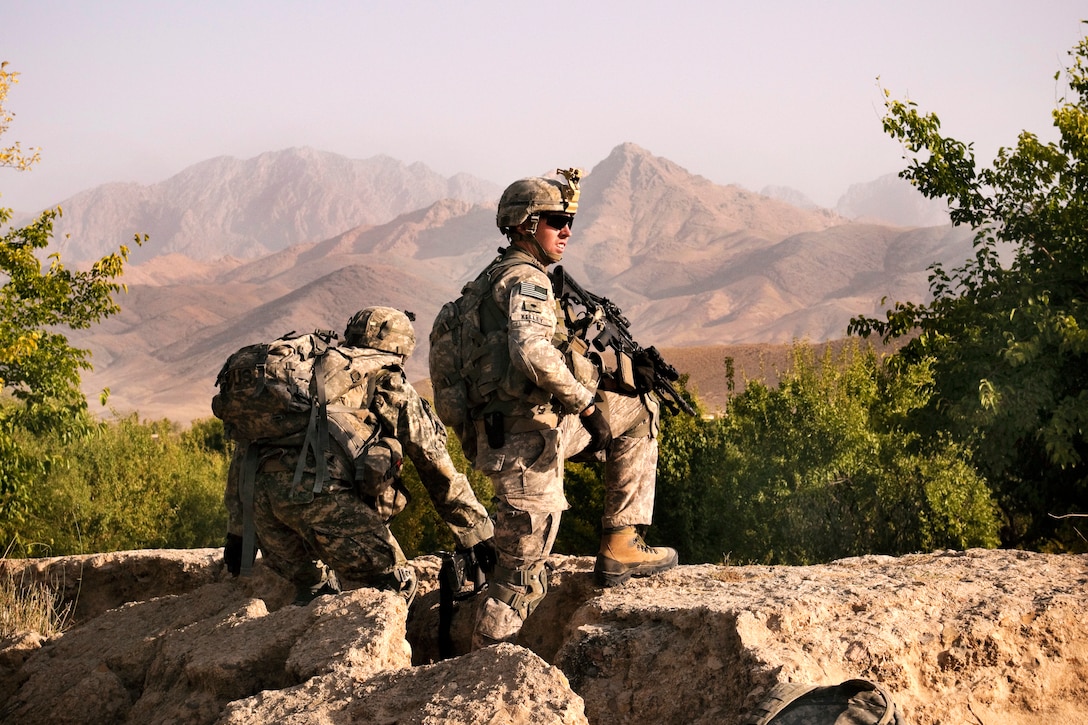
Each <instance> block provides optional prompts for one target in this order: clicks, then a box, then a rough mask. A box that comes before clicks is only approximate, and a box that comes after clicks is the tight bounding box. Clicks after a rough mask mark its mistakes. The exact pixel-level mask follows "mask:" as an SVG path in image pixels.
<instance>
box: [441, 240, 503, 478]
mask: <svg viewBox="0 0 1088 725" xmlns="http://www.w3.org/2000/svg"><path fill="white" fill-rule="evenodd" d="M516 264H524V262H522V261H520V260H516V259H515V260H509V259H503V258H502V257H498V258H496V259H495V260H493V261H492V262H491V264H489V265H488V266H487V268H486V269H485V270H484V271H483V272H481V273H480V274H479V276H477V277H476V279H474V280H472V281H471V282H469V283H468V284H466V285H465V286H464V287H463V288H462V289H461V296H460V297H458V298H457V299H456V300H453V301H451V302H447V303H446V304H444V305H443V306H442V309H440V310H439V311H438V315H437V316H436V317H435V320H434V325H432V327H431V334H430V345H431V348H430V353H429V357H428V365H429V367H430V375H431V386H432V388H433V390H434V409H435V412H437V413H438V417H439V418H441V419H442V422H443V423H445V424H446V425H448V426H449V427H450V428H452V429H453V432H454V433H455V434H456V436H457V438H458V440H460V441H461V448H462V450H463V451H464V453H465V457H466V458H468V460H470V461H473V460H475V458H476V428H475V424H474V423H473V413H474V411H478V410H479V409H480V408H482V407H483V406H484V405H486V404H487V402H488V399H489V396H490V395H491V394H492V393H494V392H495V390H497V389H498V387H499V386H500V385H501V383H502V380H503V378H504V377H505V375H506V372H507V371H506V368H507V367H509V364H510V358H509V354H508V353H507V352H506V349H505V345H503V344H501V342H500V343H499V344H495V342H494V341H492V342H491V344H489V343H488V334H489V333H488V332H486V331H485V328H489V327H491V325H485V316H486V315H487V312H486V311H485V307H484V305H485V303H486V301H487V300H488V299H489V298H490V296H491V285H492V277H493V275H494V274H495V273H496V272H497V271H499V270H501V269H504V268H506V267H511V266H514V265H516ZM492 307H495V306H494V305H492ZM495 311H496V312H497V311H498V308H497V307H495ZM497 324H498V323H496V325H497ZM490 334H495V335H499V336H500V337H501V336H502V334H503V333H502V332H501V330H491V331H490Z"/></svg>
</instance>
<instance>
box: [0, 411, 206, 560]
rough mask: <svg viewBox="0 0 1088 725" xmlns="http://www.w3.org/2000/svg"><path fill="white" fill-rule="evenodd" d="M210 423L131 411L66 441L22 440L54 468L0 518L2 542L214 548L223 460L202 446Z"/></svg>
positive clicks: (67, 547) (40, 547)
mask: <svg viewBox="0 0 1088 725" xmlns="http://www.w3.org/2000/svg"><path fill="white" fill-rule="evenodd" d="M212 428H213V427H212V426H209V425H207V424H201V425H200V426H197V427H196V428H195V429H193V430H190V431H185V432H183V431H181V430H180V429H179V428H178V427H177V425H176V424H173V423H171V422H169V421H166V420H162V421H157V422H140V421H139V420H138V419H137V417H136V416H135V415H133V416H130V417H127V418H122V419H119V420H117V421H114V422H110V423H102V424H99V425H96V426H95V427H94V428H93V429H92V431H91V432H90V433H89V434H87V435H85V436H83V437H80V438H78V439H76V440H72V441H63V440H56V439H53V438H50V437H48V436H46V437H44V438H38V439H35V440H34V441H30V440H27V439H25V438H24V439H23V440H22V443H23V444H29V445H37V446H39V447H40V449H41V450H42V451H51V452H52V453H51V455H50V460H51V464H50V465H49V466H48V467H47V468H46V469H45V470H44V471H43V475H42V476H41V478H40V479H39V480H38V481H36V482H34V486H33V490H32V495H31V497H30V499H29V501H28V505H27V510H26V513H25V514H24V515H23V516H20V517H19V518H18V519H15V520H11V519H9V520H6V521H4V522H2V523H0V526H2V530H3V535H4V537H5V541H8V542H12V544H13V547H14V548H13V553H14V554H16V555H22V556H58V555H64V554H78V553H84V552H103V551H122V550H131V549H144V548H179V549H184V548H198V547H207V546H218V545H219V544H220V543H221V542H222V538H223V532H224V531H225V530H226V511H225V509H224V508H223V503H222V501H223V484H224V481H225V480H226V469H227V464H228V458H227V455H226V454H225V453H224V452H222V451H219V450H214V449H212V448H209V447H208V446H207V440H208V437H207V435H206V431H207V430H209V429H212ZM194 431H196V432H194Z"/></svg>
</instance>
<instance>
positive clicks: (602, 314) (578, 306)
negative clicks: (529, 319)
mask: <svg viewBox="0 0 1088 725" xmlns="http://www.w3.org/2000/svg"><path fill="white" fill-rule="evenodd" d="M548 276H549V277H550V278H551V281H552V290H553V291H554V292H555V298H556V299H557V300H559V303H560V305H561V306H562V308H563V315H564V317H565V318H566V319H565V322H566V326H567V331H568V333H569V334H570V336H571V338H572V339H575V338H577V339H580V340H583V341H584V342H585V343H586V344H587V345H588V346H591V347H592V348H593V350H592V351H590V350H589V348H588V347H587V348H586V355H587V357H589V358H590V360H592V361H593V363H594V364H595V365H597V367H598V369H600V371H601V374H602V376H603V377H602V382H601V387H602V389H605V390H609V389H614V390H618V391H621V392H626V393H634V392H638V393H646V392H649V391H651V390H652V391H653V392H655V393H657V394H658V396H659V397H660V398H661V399H662V401H663V402H664V403H665V405H666V407H668V408H669V409H670V410H672V411H673V412H675V411H676V409H677V408H679V409H680V410H683V411H684V412H685V413H687V414H688V415H695V410H694V408H692V407H691V405H690V404H689V403H688V401H686V400H685V399H684V398H683V396H681V395H680V393H678V392H677V391H676V388H674V387H673V386H672V384H673V383H674V382H676V381H677V380H678V379H679V378H680V374H679V373H678V372H676V368H674V367H673V366H672V365H669V364H668V363H667V362H665V360H664V358H662V357H661V353H660V352H658V351H657V348H655V347H652V346H651V347H642V346H641V345H639V344H638V343H637V342H635V340H634V338H632V337H631V323H630V321H629V320H628V319H627V318H626V317H624V316H623V312H622V311H621V310H620V308H619V307H617V306H616V305H615V304H614V303H613V302H612V301H611V300H609V299H607V298H604V297H598V296H597V295H595V294H593V293H592V292H587V291H586V290H585V289H583V288H582V286H581V285H580V284H578V283H577V282H575V281H574V279H572V278H571V276H570V275H569V274H567V272H566V270H564V269H563V267H562V266H558V267H556V268H555V269H554V270H552V271H551V272H550V273H549V275H548Z"/></svg>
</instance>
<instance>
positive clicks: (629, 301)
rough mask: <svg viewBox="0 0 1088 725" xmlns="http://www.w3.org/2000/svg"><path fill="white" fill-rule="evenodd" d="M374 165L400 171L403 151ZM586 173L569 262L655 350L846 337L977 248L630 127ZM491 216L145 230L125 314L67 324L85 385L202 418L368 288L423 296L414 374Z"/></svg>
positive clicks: (270, 168) (482, 210) (489, 228)
mask: <svg viewBox="0 0 1088 725" xmlns="http://www.w3.org/2000/svg"><path fill="white" fill-rule="evenodd" d="M305 158H306V157H305V154H293V155H288V156H286V157H278V158H277V157H269V158H268V159H266V160H265V162H264V163H263V164H256V165H252V170H253V172H254V173H257V174H258V175H261V177H262V178H267V177H269V176H271V175H274V174H280V173H287V172H285V171H284V168H288V167H290V166H291V164H293V163H296V162H300V160H301V161H305ZM318 160H319V161H321V159H320V158H319V159H318ZM213 161H214V160H213ZM222 164H227V165H228V166H229V167H230V168H231V169H237V168H238V167H236V166H234V165H231V164H229V163H228V162H222V161H216V162H215V163H210V164H209V165H208V166H207V167H205V168H206V169H217V168H219V167H220V165H222ZM284 164H286V166H284ZM378 166H380V167H381V168H382V169H386V168H387V167H388V168H391V169H392V173H394V174H403V173H405V169H407V168H408V167H404V166H402V165H401V166H398V165H397V164H395V163H393V164H390V163H389V162H384V161H383V162H382V163H380V164H378ZM323 168H324V167H323ZM198 171H199V169H197V170H193V169H192V168H190V170H188V174H189V176H187V177H186V182H185V183H186V184H188V185H191V186H194V187H197V186H200V185H201V184H200V180H199V178H198V174H197V172H198ZM382 173H384V171H383V172H382ZM382 173H378V174H377V175H376V176H375V177H374V179H379V178H385V179H386V181H384V182H379V181H375V180H374V179H371V180H369V181H367V182H366V183H362V182H359V184H361V185H363V186H367V185H369V186H378V185H381V183H384V184H385V185H386V187H387V189H386V190H387V191H391V190H392V189H393V188H394V186H395V185H394V184H393V182H390V181H388V177H385V176H382ZM175 178H176V177H175ZM231 183H234V184H239V183H241V182H239V181H237V180H235V181H233V182H231ZM323 183H324V182H323ZM404 183H405V184H408V185H410V184H411V182H410V181H407V182H404ZM351 184H353V185H354V184H356V182H355V181H352V182H351ZM217 185H221V181H216V180H208V181H207V182H205V183H204V186H205V187H209V188H214V187H216V186H217ZM246 185H248V186H250V187H253V188H257V187H258V186H259V185H258V184H257V182H256V181H253V182H251V183H248V184H246ZM582 187H583V193H582V200H581V209H580V211H579V219H578V224H577V227H576V230H575V233H574V235H573V236H572V238H571V241H570V244H569V246H568V249H567V254H566V256H565V258H564V260H563V262H562V264H563V265H564V267H565V268H566V269H567V270H568V272H570V273H571V274H572V275H573V276H574V277H575V279H578V280H579V281H580V282H581V283H582V284H583V286H585V287H586V288H587V289H589V290H591V291H593V292H595V293H597V294H599V295H602V296H605V297H608V298H609V299H611V300H612V301H613V302H614V303H616V304H617V305H618V306H619V307H621V308H622V309H623V311H624V313H625V315H626V316H627V317H628V318H629V319H630V320H631V321H632V334H633V335H634V337H635V339H637V340H639V341H641V342H642V343H643V344H644V345H651V344H652V345H655V346H657V347H658V348H659V349H669V348H680V347H711V348H713V347H714V346H722V345H739V344H751V343H760V344H788V343H790V342H791V341H793V340H810V341H812V342H822V341H828V340H832V339H836V338H841V337H842V336H843V335H844V334H845V329H846V324H847V322H848V321H849V319H850V318H851V317H852V316H854V315H857V314H870V315H873V314H879V313H880V312H881V311H882V308H881V302H880V300H881V299H882V298H883V297H885V296H887V297H888V299H891V300H912V301H925V300H926V299H928V282H927V271H926V270H927V268H928V267H929V265H930V264H932V263H933V262H934V261H942V262H946V263H949V262H950V263H958V262H961V261H962V260H964V259H966V258H967V256H968V254H969V252H970V237H969V234H967V232H966V231H965V230H960V229H955V228H953V227H951V226H948V225H944V226H933V227H919V228H910V227H899V226H890V225H882V224H872V223H863V222H858V221H853V220H849V219H846V218H844V217H841V216H839V215H838V214H836V213H834V212H832V211H830V210H826V209H802V208H799V207H794V206H791V205H790V204H788V203H786V202H784V201H782V200H780V199H774V198H770V197H766V196H762V195H759V194H756V193H754V192H750V191H746V190H744V189H741V188H740V187H736V186H724V187H723V186H718V185H716V184H713V183H711V182H709V181H707V180H706V179H704V178H703V177H700V176H697V175H694V174H690V173H689V172H687V171H686V170H684V169H683V168H682V167H680V166H678V165H677V164H675V163H673V162H671V161H669V160H668V159H663V158H660V157H657V156H654V155H653V154H651V153H650V152H649V151H647V150H645V149H642V148H641V147H639V146H637V145H635V144H630V143H627V144H621V145H619V146H617V147H616V148H615V149H613V151H612V152H611V153H610V154H609V156H608V157H607V158H606V159H604V160H602V161H601V162H600V163H598V164H597V165H595V166H594V167H592V169H591V170H590V172H589V173H588V174H587V175H586V176H585V178H584V179H583V182H582ZM276 188H280V187H276ZM353 188H354V187H353ZM98 193H101V194H107V193H108V190H98ZM253 193H254V194H256V192H253ZM269 194H270V195H271V196H274V197H276V198H279V199H280V201H279V202H277V204H278V206H276V207H275V208H276V209H277V210H278V211H277V212H276V214H275V215H274V216H276V218H285V217H287V216H290V214H292V213H293V214H295V215H296V216H297V215H299V214H302V213H303V212H301V211H299V209H303V208H312V207H306V205H305V204H304V203H302V202H299V201H296V197H297V193H296V194H295V195H294V196H292V195H291V194H287V193H286V192H283V193H279V192H276V193H273V192H269ZM337 194H338V195H339V197H340V198H343V197H344V196H346V195H347V194H346V192H344V191H339V192H337ZM394 196H395V194H394ZM496 196H497V195H496ZM283 198H289V199H290V200H289V201H283ZM300 205H301V206H300ZM109 208H110V205H109V204H105V203H103V206H102V208H99V209H97V210H94V213H95V214H98V215H99V216H100V217H101V218H99V219H98V220H97V221H96V222H95V223H97V224H104V222H103V220H104V219H106V218H107V214H106V212H107V211H108V210H109ZM170 208H171V209H172V208H174V207H170ZM292 210H294V211H292ZM167 211H168V210H167ZM167 211H158V212H156V211H155V208H154V207H149V211H148V212H147V213H148V214H153V213H158V214H160V215H162V216H168V213H167ZM228 212H229V213H228ZM88 213H90V212H88ZM218 213H219V216H217V217H216V220H217V221H216V223H217V224H219V225H220V227H216V228H217V229H219V231H218V232H217V233H218V234H220V235H221V238H222V239H229V238H233V237H235V236H237V237H253V236H256V234H257V233H256V232H255V231H254V229H257V230H259V229H260V228H262V227H261V226H260V225H257V226H255V227H247V226H245V224H243V221H244V220H245V219H246V218H247V215H249V214H250V212H249V211H246V210H244V209H243V210H241V211H238V210H235V211H233V212H232V211H231V210H230V209H227V208H226V207H223V208H222V209H220V210H219V212H218ZM72 214H75V212H72ZM69 215H70V213H69V212H68V211H67V210H66V214H65V217H66V218H67V217H69ZM494 220H495V217H494V201H493V200H492V201H485V202H478V201H473V200H471V199H452V198H448V197H443V198H439V199H435V200H433V201H430V202H428V203H426V204H423V205H420V206H418V207H416V208H412V209H408V210H406V211H403V212H401V213H399V214H397V215H396V216H394V217H392V218H391V219H388V220H385V221H378V222H373V223H372V222H366V223H362V224H356V225H354V226H349V227H346V228H339V229H336V230H335V232H333V233H330V234H328V235H327V236H325V237H322V238H320V239H309V240H305V241H300V242H297V243H294V244H290V245H286V246H284V247H283V248H281V249H277V250H275V251H272V252H270V253H268V254H262V255H259V256H255V257H244V256H238V255H237V254H233V253H232V252H231V249H230V245H229V244H227V243H225V242H222V241H217V240H215V239H212V238H207V239H203V240H201V243H200V244H198V245H197V246H196V247H195V248H194V249H196V250H197V251H198V252H199V251H200V250H206V249H208V248H211V247H215V248H217V249H219V250H220V251H222V252H224V253H223V254H221V255H220V258H219V259H218V260H209V259H203V258H201V257H200V256H199V254H196V255H194V256H190V255H188V254H186V253H185V251H179V249H178V248H179V247H184V245H181V244H180V242H179V240H178V239H173V240H172V241H171V243H170V244H166V245H164V246H165V248H164V249H158V248H157V247H156V239H155V238H154V237H152V239H151V241H150V242H149V243H148V245H145V246H147V247H149V248H150V251H148V253H147V254H146V255H145V257H144V258H143V259H135V260H134V263H133V264H130V265H129V267H128V269H127V270H126V272H125V276H124V277H123V278H122V281H123V282H125V283H126V284H127V285H128V288H129V296H128V298H127V299H126V298H125V297H121V298H120V299H119V301H120V304H121V306H122V311H121V313H120V314H119V315H117V316H116V317H115V318H111V319H109V320H106V321H105V322H104V323H103V324H101V325H99V326H96V327H95V328H92V329H91V330H87V331H76V332H74V333H73V334H72V335H71V337H72V339H73V342H74V343H75V344H77V345H79V346H81V347H87V348H88V349H90V350H91V351H92V355H93V358H92V362H93V363H94V364H95V366H96V369H95V370H94V371H92V372H91V373H89V374H87V375H85V379H84V390H85V392H87V393H88V396H89V397H92V398H93V397H95V396H96V395H97V391H98V390H99V389H101V388H104V387H108V388H109V389H110V390H111V395H112V401H113V405H114V406H115V409H116V410H117V411H118V412H126V411H130V410H137V411H139V412H140V413H141V414H142V415H150V416H153V417H171V418H174V419H177V420H181V421H188V420H192V419H194V418H198V417H207V415H208V412H209V407H208V402H209V401H210V399H211V395H212V394H213V393H214V388H213V383H214V378H215V373H216V372H217V370H218V366H219V364H220V363H221V361H222V360H223V359H225V358H226V356H227V355H228V354H229V353H230V352H232V351H233V350H234V349H236V348H237V347H239V346H241V345H243V344H248V343H250V342H255V341H259V340H262V339H271V337H275V336H278V335H280V334H283V333H286V332H288V331H291V330H297V331H302V330H307V329H313V328H315V327H323V328H332V329H335V330H340V329H342V327H343V324H344V322H345V321H346V320H347V319H348V318H349V317H350V316H351V315H352V314H353V313H354V312H355V311H356V310H358V309H360V308H362V307H364V306H367V305H374V304H382V305H389V306H393V307H398V308H401V309H408V310H411V311H413V312H415V313H416V315H417V321H416V333H417V338H418V340H419V344H418V347H417V351H416V353H415V355H414V356H413V357H412V358H411V359H410V360H409V361H408V364H407V365H406V370H407V372H408V375H409V378H410V379H412V380H413V381H422V380H424V379H425V378H426V376H427V371H426V354H427V347H428V345H427V334H428V332H429V331H430V326H431V322H432V321H433V319H434V315H435V314H436V313H437V311H438V308H439V307H440V306H441V304H442V303H443V302H444V301H446V300H449V299H452V298H454V297H455V296H456V295H457V293H458V290H459V289H460V287H461V286H462V285H463V284H464V282H465V281H467V280H468V279H470V278H471V277H472V276H473V275H475V274H476V273H477V272H478V271H479V270H480V269H481V268H483V266H484V265H486V263H487V261H488V260H489V259H490V258H491V257H493V256H494V254H495V252H496V250H497V249H498V248H499V247H500V246H502V244H503V243H504V240H503V238H502V237H501V235H500V234H499V233H498V230H497V229H496V228H495V226H494V223H495V221H494ZM77 221H79V220H77ZM79 223H82V222H79ZM193 223H194V224H197V221H196V220H194V221H193ZM200 223H207V224H210V222H200ZM122 225H123V222H120V221H115V222H114V228H120V227H121V226H122ZM295 228H298V225H296V227H295ZM118 234H120V232H118ZM158 253H168V254H169V255H171V256H169V257H161V258H160V257H158V256H157V254H158ZM681 372H694V371H685V370H681Z"/></svg>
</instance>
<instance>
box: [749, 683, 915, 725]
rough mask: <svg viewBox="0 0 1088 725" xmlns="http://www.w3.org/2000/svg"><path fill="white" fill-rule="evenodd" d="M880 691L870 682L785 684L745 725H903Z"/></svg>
mask: <svg viewBox="0 0 1088 725" xmlns="http://www.w3.org/2000/svg"><path fill="white" fill-rule="evenodd" d="M906 722H907V721H906V720H905V719H904V718H903V716H902V714H901V713H900V712H899V708H898V707H897V706H896V704H895V702H893V701H892V698H891V695H890V694H889V693H888V691H887V690H885V689H884V688H883V687H881V686H880V685H878V684H877V683H875V682H872V681H870V680H847V681H845V682H843V683H840V684H838V685H825V686H813V685H804V684H800V683H794V682H789V683H784V684H780V685H777V686H776V687H774V688H772V689H771V691H770V692H769V693H768V694H767V696H766V697H765V698H764V699H763V701H762V702H760V704H759V705H758V706H757V707H756V708H755V710H754V711H753V712H752V714H751V715H750V716H749V717H748V719H747V720H745V721H744V723H745V725H906Z"/></svg>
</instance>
